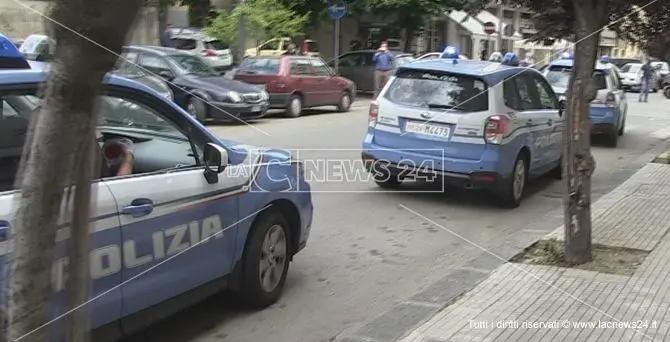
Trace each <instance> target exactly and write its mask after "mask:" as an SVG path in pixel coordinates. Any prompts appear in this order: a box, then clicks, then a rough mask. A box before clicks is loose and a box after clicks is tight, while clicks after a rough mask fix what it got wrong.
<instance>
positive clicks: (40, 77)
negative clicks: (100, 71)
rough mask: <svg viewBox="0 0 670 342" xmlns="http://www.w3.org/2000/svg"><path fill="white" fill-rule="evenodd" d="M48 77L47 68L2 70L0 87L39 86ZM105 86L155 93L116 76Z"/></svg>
mask: <svg viewBox="0 0 670 342" xmlns="http://www.w3.org/2000/svg"><path fill="white" fill-rule="evenodd" d="M47 75H48V70H47V68H42V69H0V85H13V84H39V83H43V82H46V80H47ZM102 83H103V84H108V85H115V86H120V87H125V88H131V89H134V90H140V91H144V92H148V93H152V94H153V93H155V91H154V90H152V89H151V88H150V87H148V86H146V85H144V84H142V83H139V82H136V81H133V80H129V79H127V78H124V77H121V76H116V75H114V74H107V75H106V76H105V77H104V78H103V80H102Z"/></svg>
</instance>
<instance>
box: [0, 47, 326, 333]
mask: <svg viewBox="0 0 670 342" xmlns="http://www.w3.org/2000/svg"><path fill="white" fill-rule="evenodd" d="M7 41H8V40H7V39H6V38H5V37H2V36H0V47H1V48H2V50H0V69H4V70H0V274H4V273H1V272H3V270H2V268H4V265H5V260H4V258H5V255H6V254H7V253H9V252H11V251H9V250H8V247H9V245H8V242H9V241H7V239H8V237H9V234H8V232H9V231H10V230H11V229H12V224H13V223H14V222H15V220H14V219H15V217H14V215H15V207H14V204H15V202H16V200H17V197H18V196H20V192H19V190H18V189H15V188H14V183H15V175H16V172H17V169H18V165H19V159H20V157H21V152H22V149H23V143H24V140H25V137H26V133H27V128H28V122H29V120H30V118H31V116H32V115H35V114H36V113H38V112H39V106H41V105H43V101H42V100H41V99H40V98H39V89H40V87H41V86H42V85H43V83H44V81H45V79H46V73H45V72H44V70H43V69H40V70H28V69H25V66H26V65H27V64H26V63H20V62H19V61H17V60H16V59H17V58H20V57H19V55H17V54H16V52H15V51H10V49H8V48H7V45H6V44H5V43H6V42H7ZM13 50H15V49H13ZM12 59H14V60H12ZM20 66H23V68H20ZM103 92H104V96H101V98H102V106H101V107H102V108H101V116H102V117H101V122H100V124H99V125H98V127H97V133H98V136H99V141H100V144H101V146H102V147H101V155H102V157H104V158H102V159H103V160H106V161H108V162H109V164H107V163H105V165H103V172H102V173H101V175H99V177H97V178H98V179H97V181H96V182H95V183H94V184H93V187H94V191H93V194H95V196H96V197H95V198H94V199H93V200H94V208H93V212H92V217H91V234H92V236H91V253H90V267H91V278H92V281H91V296H93V297H97V298H96V299H95V300H94V301H92V302H91V303H90V304H89V307H88V308H87V309H88V310H90V314H91V324H92V328H94V331H93V337H92V338H91V340H92V341H108V340H115V339H117V338H118V337H120V336H121V335H125V334H130V333H133V332H134V331H136V330H138V329H140V328H142V327H144V326H146V325H148V324H150V323H152V322H154V321H156V320H159V319H162V318H164V317H166V316H167V315H170V314H172V313H174V312H175V311H176V310H179V309H181V308H183V307H185V306H187V305H190V304H192V303H194V302H196V301H200V300H202V299H204V298H206V297H208V296H210V295H211V294H213V293H215V292H217V291H219V290H221V289H224V288H227V289H232V290H236V291H238V292H239V295H240V298H241V299H243V301H245V302H246V303H248V304H249V305H250V306H252V307H257V308H262V307H265V306H267V305H270V304H271V303H274V302H275V301H276V300H277V299H278V298H279V296H280V294H281V291H282V288H283V286H284V281H285V279H286V274H287V272H288V266H289V262H290V261H291V260H292V258H293V256H294V255H295V254H296V253H297V252H298V251H300V250H301V249H302V248H303V247H304V246H305V244H306V242H307V239H308V237H309V234H310V229H311V224H312V212H313V207H312V202H311V194H310V187H309V184H307V183H306V182H305V181H304V177H303V176H302V171H301V170H302V166H301V165H300V163H299V162H296V161H294V160H292V158H291V156H290V154H289V153H287V152H285V151H282V150H272V149H256V148H252V147H249V146H245V145H239V144H236V143H234V142H231V141H227V140H222V139H219V138H217V137H215V136H214V135H212V133H211V132H209V131H208V130H207V129H206V128H205V127H204V126H202V125H201V124H200V123H198V122H197V121H196V120H195V119H194V118H193V117H192V116H190V115H189V114H188V113H186V112H185V111H184V110H183V109H181V108H180V107H179V106H177V105H176V104H174V103H173V102H172V101H170V100H169V99H166V98H165V97H163V96H161V94H159V93H158V92H156V91H154V90H152V89H151V88H149V87H147V86H145V85H143V84H140V83H137V82H134V81H131V80H128V79H125V78H122V77H118V76H113V75H109V76H107V77H105V79H104V81H103ZM119 144H128V145H132V153H133V157H134V158H132V173H130V174H128V173H123V172H120V171H119V168H118V164H116V161H118V158H117V157H118V156H119V151H120V149H119V147H120V145H119ZM64 207H65V206H64ZM68 229H69V228H68V224H67V222H64V219H62V220H61V222H60V224H59V230H58V232H57V238H56V246H55V261H54V266H53V281H54V282H53V285H54V297H53V300H54V301H53V303H54V307H53V309H54V315H59V314H61V313H62V312H63V308H64V305H63V303H64V300H65V296H64V291H63V286H64V284H65V277H66V273H67V272H66V269H67V251H66V245H65V243H66V241H67V238H68ZM2 285H3V284H2V283H1V281H0V286H2ZM2 288H3V289H4V288H6V287H5V286H2ZM62 322H63V320H57V321H55V322H54V323H53V324H52V325H51V326H49V327H46V328H47V329H52V330H51V331H52V337H53V340H62V336H63V335H62V333H63V330H62V329H63V327H64V326H63V324H62Z"/></svg>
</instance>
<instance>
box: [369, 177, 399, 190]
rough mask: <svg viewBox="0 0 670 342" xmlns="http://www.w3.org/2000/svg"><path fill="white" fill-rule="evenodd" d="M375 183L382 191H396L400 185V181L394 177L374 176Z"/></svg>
mask: <svg viewBox="0 0 670 342" xmlns="http://www.w3.org/2000/svg"><path fill="white" fill-rule="evenodd" d="M374 179H375V183H377V186H379V187H380V188H382V189H398V188H399V187H400V185H402V179H400V177H398V176H395V175H381V174H380V175H375V176H374Z"/></svg>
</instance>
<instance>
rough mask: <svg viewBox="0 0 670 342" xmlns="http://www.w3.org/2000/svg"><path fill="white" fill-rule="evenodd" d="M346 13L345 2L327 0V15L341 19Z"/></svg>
mask: <svg viewBox="0 0 670 342" xmlns="http://www.w3.org/2000/svg"><path fill="white" fill-rule="evenodd" d="M346 14H347V2H346V1H344V0H339V1H337V0H328V16H329V17H330V18H331V19H333V20H338V19H342V18H343V17H344V16H345V15H346Z"/></svg>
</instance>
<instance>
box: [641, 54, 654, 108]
mask: <svg viewBox="0 0 670 342" xmlns="http://www.w3.org/2000/svg"><path fill="white" fill-rule="evenodd" d="M641 69H642V86H641V87H640V98H639V99H638V101H639V102H647V99H648V98H649V91H650V90H651V88H652V85H651V83H652V82H653V81H654V67H652V66H651V60H649V59H647V62H646V63H644V65H642V68H641Z"/></svg>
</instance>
